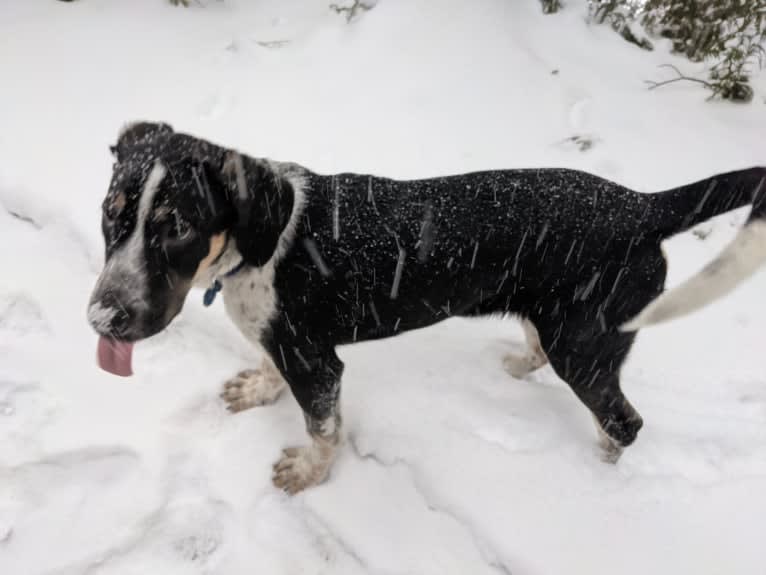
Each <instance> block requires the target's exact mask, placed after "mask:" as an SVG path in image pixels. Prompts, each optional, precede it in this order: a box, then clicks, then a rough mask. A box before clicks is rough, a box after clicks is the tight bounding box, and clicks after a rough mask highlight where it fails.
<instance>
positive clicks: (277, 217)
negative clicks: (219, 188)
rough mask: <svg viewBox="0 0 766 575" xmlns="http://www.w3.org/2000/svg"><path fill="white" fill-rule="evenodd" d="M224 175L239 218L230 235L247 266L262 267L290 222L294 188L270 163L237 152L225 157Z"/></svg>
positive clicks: (231, 200)
mask: <svg viewBox="0 0 766 575" xmlns="http://www.w3.org/2000/svg"><path fill="white" fill-rule="evenodd" d="M222 173H223V176H224V182H225V187H226V192H227V195H228V198H229V202H230V204H231V206H232V207H233V208H234V213H235V218H236V221H235V222H234V223H233V225H232V227H231V235H232V237H233V238H234V241H235V242H236V245H237V249H238V250H239V253H240V254H242V258H243V259H244V260H245V261H246V262H247V263H248V264H250V265H253V266H262V265H264V264H265V263H266V262H268V261H269V260H270V259H271V257H272V256H273V255H274V252H275V251H276V249H277V245H278V244H279V237H280V236H281V235H282V232H283V231H284V230H285V228H286V227H287V223H288V222H289V221H290V215H291V214H292V211H293V203H294V199H295V197H294V190H293V187H292V185H291V184H290V182H289V181H287V180H286V179H285V178H283V177H282V176H280V175H279V174H277V173H275V172H274V170H273V169H272V168H271V167H270V166H269V165H268V164H267V163H265V162H262V161H259V160H256V159H254V158H250V157H248V156H245V155H242V154H239V153H237V152H229V153H228V154H227V155H226V158H225V160H224V165H223V170H222Z"/></svg>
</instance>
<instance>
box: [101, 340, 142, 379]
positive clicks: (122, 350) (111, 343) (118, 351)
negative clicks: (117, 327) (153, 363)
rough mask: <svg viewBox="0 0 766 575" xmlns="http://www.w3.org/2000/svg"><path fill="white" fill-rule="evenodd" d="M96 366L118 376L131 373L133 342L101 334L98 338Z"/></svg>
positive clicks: (127, 375) (125, 375)
mask: <svg viewBox="0 0 766 575" xmlns="http://www.w3.org/2000/svg"><path fill="white" fill-rule="evenodd" d="M97 356H98V366H99V367H100V368H101V369H103V370H104V371H108V372H109V373H111V374H114V375H119V376H120V377H129V376H131V375H133V343H132V342H128V341H120V340H117V339H113V338H110V337H108V336H105V335H102V336H99V338H98V349H97Z"/></svg>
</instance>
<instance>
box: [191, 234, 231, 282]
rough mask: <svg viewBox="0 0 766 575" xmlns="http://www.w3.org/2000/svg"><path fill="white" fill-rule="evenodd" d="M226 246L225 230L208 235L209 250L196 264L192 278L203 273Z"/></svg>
mask: <svg viewBox="0 0 766 575" xmlns="http://www.w3.org/2000/svg"><path fill="white" fill-rule="evenodd" d="M225 247H226V232H221V233H220V234H216V235H214V236H211V237H210V251H208V253H207V255H206V256H205V257H204V259H203V260H202V261H201V262H200V263H199V265H198V266H197V271H196V272H195V273H194V279H197V278H198V277H199V276H200V275H201V274H203V273H205V270H207V268H209V267H210V264H212V263H213V262H214V261H215V260H216V258H217V257H218V256H220V255H221V252H223V250H224V248H225Z"/></svg>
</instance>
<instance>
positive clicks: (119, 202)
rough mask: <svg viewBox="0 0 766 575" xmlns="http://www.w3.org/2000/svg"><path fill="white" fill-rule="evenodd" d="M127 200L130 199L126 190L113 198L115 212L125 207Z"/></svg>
mask: <svg viewBox="0 0 766 575" xmlns="http://www.w3.org/2000/svg"><path fill="white" fill-rule="evenodd" d="M127 201H128V200H127V198H126V197H125V192H119V193H117V194H116V195H115V196H114V198H113V199H112V207H113V208H114V210H115V212H116V213H118V214H119V213H120V212H121V211H122V210H123V208H124V207H125V204H126V203H127Z"/></svg>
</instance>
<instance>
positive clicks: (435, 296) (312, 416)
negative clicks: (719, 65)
mask: <svg viewBox="0 0 766 575" xmlns="http://www.w3.org/2000/svg"><path fill="white" fill-rule="evenodd" d="M117 148H118V151H120V153H121V155H122V156H123V157H135V158H137V159H136V160H135V163H136V165H139V164H140V165H141V166H143V165H145V164H146V162H147V161H149V160H152V161H154V160H157V159H161V160H162V161H163V163H164V165H167V166H169V173H170V175H171V176H172V178H165V180H164V182H166V183H167V182H172V184H173V186H174V189H173V190H166V189H164V188H163V189H161V190H160V191H159V192H158V198H160V199H159V200H156V201H157V202H159V203H160V204H163V203H164V205H166V206H167V207H169V208H171V211H174V212H175V211H178V210H182V211H183V212H184V213H185V214H187V217H188V218H189V219H190V221H191V225H193V226H194V227H195V229H196V230H198V231H197V235H198V236H199V238H195V241H194V243H192V244H190V245H191V246H192V247H190V248H189V250H188V253H186V256H185V259H183V260H181V263H180V264H177V265H178V266H182V267H181V268H178V269H177V267H175V266H176V264H173V263H172V262H171V263H170V264H167V265H165V264H162V262H161V261H160V260H157V258H156V256H155V255H154V254H153V252H152V251H151V250H149V251H148V252H147V261H149V262H158V261H159V262H160V263H154V264H152V266H149V268H148V269H149V272H148V273H149V276H150V277H155V276H158V275H159V274H160V273H173V274H175V275H176V276H178V277H181V278H187V276H190V275H191V274H193V270H195V269H196V266H197V265H198V264H199V261H201V260H202V259H203V258H204V257H206V256H207V255H208V254H209V252H210V248H209V238H210V237H211V235H213V234H220V233H225V234H226V235H227V244H226V248H225V249H224V251H223V252H222V254H221V255H220V257H218V258H217V259H216V260H215V261H214V262H212V263H211V265H209V266H207V270H208V271H207V275H206V276H205V278H195V281H196V282H197V283H198V284H199V283H200V282H201V281H202V280H203V279H206V280H208V281H212V280H213V279H214V278H216V277H217V278H219V279H220V280H221V281H222V282H223V286H224V287H223V298H224V304H225V307H226V310H227V312H228V313H229V315H230V316H231V317H232V319H233V321H234V323H235V324H236V325H237V326H238V327H239V329H240V330H241V331H242V332H243V333H244V334H245V336H246V337H248V339H250V340H251V341H252V342H254V343H257V344H259V345H262V346H263V348H264V350H265V351H266V353H267V354H268V356H269V357H270V358H271V360H272V361H273V363H274V365H275V366H276V369H278V370H279V372H280V374H281V375H282V377H283V378H284V380H285V381H286V382H287V384H288V385H289V387H290V390H291V391H292V394H293V396H294V397H295V399H296V400H297V401H298V403H299V405H300V407H301V408H302V410H303V412H304V416H305V419H306V427H307V431H308V433H309V435H310V437H311V440H312V442H311V445H309V446H307V447H296V448H289V449H287V450H286V451H285V453H284V454H283V457H282V459H280V461H279V462H277V464H276V465H275V468H274V483H275V484H276V485H277V486H279V487H281V488H283V489H286V490H287V491H289V492H290V493H294V492H296V491H299V490H300V489H303V488H305V487H308V486H309V485H312V484H315V483H317V482H319V481H322V480H323V479H324V478H325V477H326V476H327V474H328V473H329V470H330V466H331V463H332V461H333V459H334V457H335V453H336V449H337V446H338V445H339V443H340V440H341V427H342V426H341V421H342V419H341V413H340V406H339V400H340V382H341V379H342V374H343V363H342V362H341V361H340V359H339V358H338V356H337V355H336V352H335V349H336V347H337V346H339V345H345V344H351V343H354V342H357V341H364V340H372V339H378V338H385V337H391V336H395V335H397V334H399V333H403V332H405V331H408V330H411V329H418V328H423V327H426V326H428V325H431V324H434V323H437V322H439V321H442V320H444V319H447V318H449V317H452V316H481V315H488V314H496V313H511V314H515V315H517V316H519V317H521V318H522V319H524V320H526V321H528V322H529V325H530V326H531V325H533V326H534V328H536V330H535V332H534V333H532V331H531V330H530V329H528V332H529V335H528V337H529V339H530V340H531V344H532V346H533V347H534V348H537V347H538V346H539V347H540V348H541V350H537V351H540V352H541V353H540V354H535V355H536V357H537V356H539V355H541V354H542V356H543V357H547V359H548V360H549V361H550V364H551V366H552V367H553V369H554V370H555V371H556V373H557V374H558V375H559V376H560V377H561V378H562V379H563V380H564V381H566V382H567V383H568V384H569V385H570V387H571V388H572V390H573V391H574V393H575V394H576V395H577V397H578V398H579V399H580V400H581V401H582V402H583V403H584V404H585V405H586V406H587V407H588V408H589V409H590V411H591V412H592V414H593V416H594V418H595V420H596V423H597V426H598V429H599V430H600V432H603V433H604V434H605V438H606V439H608V441H606V439H605V445H606V446H607V447H608V450H609V451H610V453H612V454H615V453H617V454H619V453H620V452H621V451H622V449H623V448H624V447H625V446H627V445H629V444H630V443H632V442H633V441H634V439H635V438H636V435H637V433H638V431H639V429H640V428H641V426H642V420H641V417H640V416H639V415H638V413H637V412H636V410H635V409H634V408H633V407H632V406H631V404H630V403H629V402H628V400H627V399H626V398H625V396H624V395H623V393H622V391H621V389H620V380H619V372H620V367H621V365H622V363H623V362H624V360H625V358H626V357H627V355H628V353H629V351H630V348H631V346H632V344H633V341H634V338H635V333H633V332H622V331H620V329H619V328H620V326H621V325H623V324H624V323H625V322H626V321H627V320H629V319H630V318H631V317H634V316H636V315H637V314H638V313H639V312H640V311H641V310H642V309H643V308H644V307H645V306H646V305H647V304H649V303H650V302H651V301H652V300H653V299H654V298H656V297H657V296H658V295H659V294H660V293H661V292H662V290H663V286H664V281H665V274H666V262H665V258H664V257H663V255H662V252H661V247H660V244H661V242H662V240H663V239H665V238H667V237H669V236H671V235H673V234H676V233H679V232H681V231H683V230H686V229H689V228H690V227H691V226H693V225H695V224H696V223H699V222H701V221H704V220H706V219H708V218H710V217H713V216H715V215H717V214H720V213H723V212H725V211H728V210H731V209H734V208H737V207H739V206H742V205H746V204H748V203H751V202H752V201H753V196H754V193H755V190H756V187H757V184H758V182H759V180H761V179H762V178H763V175H764V173H765V171H764V169H763V168H753V169H750V170H742V171H738V172H730V173H727V174H719V175H716V176H714V177H712V178H708V179H706V180H703V181H700V182H695V183H693V184H689V185H687V186H682V187H680V188H676V189H673V190H668V191H666V192H661V193H657V194H640V193H637V192H633V191H631V190H629V189H627V188H624V187H623V186H620V185H618V184H615V183H613V182H610V181H607V180H604V179H602V178H599V177H597V176H594V175H591V174H587V173H583V172H578V171H574V170H566V169H545V170H497V171H487V172H477V173H470V174H463V175H456V176H449V177H441V178H432V179H423V180H411V181H396V180H391V179H386V178H380V177H376V176H370V175H360V174H337V175H331V176H322V175H319V174H315V173H312V172H310V171H309V170H306V169H304V168H301V167H299V166H295V165H292V164H280V163H276V162H270V161H267V160H260V159H255V158H251V157H248V156H245V155H242V154H239V153H238V152H233V151H231V150H226V149H225V148H222V147H219V146H216V145H214V144H211V143H209V142H205V141H204V140H199V139H197V138H194V137H192V136H188V135H184V134H176V133H175V132H173V131H172V130H171V129H170V128H169V127H168V126H164V125H158V124H137V125H133V126H131V127H130V128H129V129H128V130H127V131H126V132H125V133H123V134H122V135H121V138H120V142H118V146H117ZM124 162H128V160H124ZM189 165H190V166H191V168H190V167H189ZM195 166H197V167H196V168H195ZM129 168H130V167H129V166H128V167H127V168H125V167H122V168H120V169H122V170H129ZM200 174H202V175H203V176H204V184H205V186H204V191H205V193H201V192H202V186H201V185H200ZM167 185H170V184H167ZM113 187H117V188H119V186H114V185H113ZM175 188H177V190H176V189H175ZM113 191H114V190H113ZM119 191H121V190H119V189H117V190H116V192H119ZM125 197H126V198H128V206H129V207H130V206H131V205H133V204H134V203H135V202H136V201H137V200H136V197H135V194H134V193H130V190H128V193H126V196H125ZM131 202H132V203H133V204H132V203H131ZM759 202H760V203H759ZM756 203H757V205H758V206H762V205H763V202H762V200H761V198H760V196H759V197H757V198H756ZM208 204H210V207H209V209H208ZM192 207H194V208H195V209H196V212H195V210H193V209H192ZM759 209H761V211H763V209H762V208H759ZM125 211H129V209H128V208H126V210H125ZM194 213H197V214H199V215H198V216H194ZM759 213H760V212H759ZM759 217H760V216H759ZM129 227H130V226H129V225H128V228H129ZM105 233H106V232H105ZM113 240H114V238H113V237H111V235H110V236H107V243H108V244H109V242H110V241H113ZM152 241H153V238H151V237H150V238H149V243H148V244H147V245H149V246H151V245H153V244H152ZM160 243H161V242H160ZM192 250H194V251H193V254H192ZM242 260H244V262H245V264H246V266H245V268H244V269H242V270H241V271H239V272H238V273H236V274H235V275H233V276H232V277H224V278H223V279H222V276H224V275H225V274H226V272H228V271H230V270H232V269H233V268H234V267H235V266H237V264H238V263H239V262H240V261H242ZM161 264H162V265H161ZM150 285H152V286H155V287H154V290H159V292H160V293H159V294H158V293H155V292H154V291H152V290H150V294H149V299H150V300H151V301H153V302H164V301H168V300H169V298H168V297H167V296H166V295H163V293H162V291H163V290H164V289H165V288H163V287H162V283H161V282H159V281H155V282H153V283H151V282H150ZM171 291H172V290H171ZM184 295H185V292H184ZM170 299H171V300H172V298H170ZM157 305H160V307H161V305H162V304H161V303H160V304H157ZM99 311H100V314H99V319H100V323H99V324H98V325H96V323H95V322H94V327H96V329H103V328H104V326H103V325H102V324H103V323H104V322H103V318H104V314H103V310H101V309H100V310H99ZM176 313H177V312H176ZM158 317H164V316H162V314H159V315H158ZM167 321H169V319H168V320H167ZM167 321H166V322H165V323H164V324H158V323H156V322H155V323H152V324H148V325H134V326H131V333H133V334H136V337H135V339H140V338H141V337H149V336H151V335H153V333H156V332H157V331H158V330H159V329H162V328H163V327H164V325H166V324H167ZM107 323H108V322H107ZM534 328H533V329H534ZM538 341H539V343H538ZM540 361H541V359H540V358H539V357H538V358H537V359H536V360H535V361H534V362H532V363H534V364H535V365H537V364H538V363H540Z"/></svg>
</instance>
